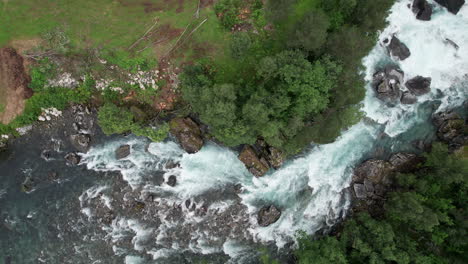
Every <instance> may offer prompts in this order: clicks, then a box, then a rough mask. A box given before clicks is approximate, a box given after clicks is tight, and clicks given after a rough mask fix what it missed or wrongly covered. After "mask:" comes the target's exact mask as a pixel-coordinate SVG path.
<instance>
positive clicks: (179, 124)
mask: <svg viewBox="0 0 468 264" xmlns="http://www.w3.org/2000/svg"><path fill="white" fill-rule="evenodd" d="M169 125H170V131H171V134H173V135H174V136H175V137H176V138H177V140H178V141H179V143H180V145H181V146H182V148H183V149H184V150H185V151H187V153H196V152H198V151H200V149H201V148H202V147H203V138H202V133H201V130H200V127H199V126H198V125H197V124H196V123H195V122H194V121H193V120H192V119H191V118H189V117H186V118H175V119H172V120H171V122H170V124H169Z"/></svg>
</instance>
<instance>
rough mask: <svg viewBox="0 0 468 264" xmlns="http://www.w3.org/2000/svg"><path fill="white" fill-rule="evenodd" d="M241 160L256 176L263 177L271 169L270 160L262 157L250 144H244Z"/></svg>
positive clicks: (240, 155)
mask: <svg viewBox="0 0 468 264" xmlns="http://www.w3.org/2000/svg"><path fill="white" fill-rule="evenodd" d="M239 160H240V161H242V162H243V163H244V164H245V166H246V167H247V169H248V170H249V171H250V173H252V174H253V175H254V176H255V177H261V176H263V175H265V173H267V171H268V170H269V166H268V162H267V161H266V160H265V159H264V158H260V157H259V156H258V155H257V153H256V152H255V150H254V149H253V148H252V147H251V146H249V145H245V146H244V148H243V149H242V151H241V153H240V154H239Z"/></svg>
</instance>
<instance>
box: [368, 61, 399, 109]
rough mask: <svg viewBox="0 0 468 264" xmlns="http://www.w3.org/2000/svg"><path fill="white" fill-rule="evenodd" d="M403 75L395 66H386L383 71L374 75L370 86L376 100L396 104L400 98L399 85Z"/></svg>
mask: <svg viewBox="0 0 468 264" xmlns="http://www.w3.org/2000/svg"><path fill="white" fill-rule="evenodd" d="M403 78H404V73H403V72H402V71H401V70H400V69H398V68H397V67H395V66H387V67H386V68H385V69H383V70H381V71H378V72H377V73H375V74H374V80H373V82H372V86H373V87H374V90H375V92H376V96H377V98H378V99H380V100H382V101H384V102H389V103H396V102H398V101H399V100H400V98H401V94H402V93H401V83H402V82H403Z"/></svg>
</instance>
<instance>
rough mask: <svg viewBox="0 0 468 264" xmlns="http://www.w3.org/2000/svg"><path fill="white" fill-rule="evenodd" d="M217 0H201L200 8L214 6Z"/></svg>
mask: <svg viewBox="0 0 468 264" xmlns="http://www.w3.org/2000/svg"><path fill="white" fill-rule="evenodd" d="M214 3H215V0H201V1H200V8H205V7H209V6H212V5H214Z"/></svg>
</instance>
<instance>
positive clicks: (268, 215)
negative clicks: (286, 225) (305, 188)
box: [257, 205, 281, 227]
mask: <svg viewBox="0 0 468 264" xmlns="http://www.w3.org/2000/svg"><path fill="white" fill-rule="evenodd" d="M280 216H281V211H280V210H279V209H278V208H276V207H275V206H274V205H269V206H264V207H262V208H261V209H260V211H259V212H258V216H257V221H258V224H259V225H260V226H263V227H266V226H269V225H271V224H273V223H275V222H276V221H278V219H279V218H280Z"/></svg>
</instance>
